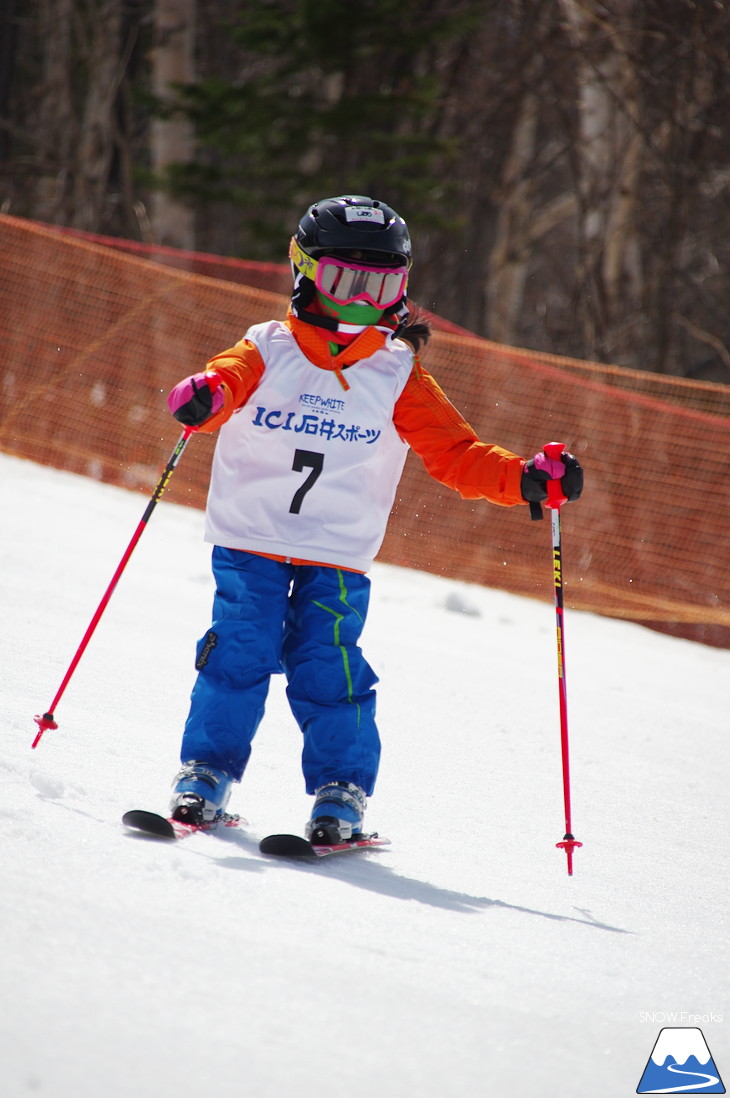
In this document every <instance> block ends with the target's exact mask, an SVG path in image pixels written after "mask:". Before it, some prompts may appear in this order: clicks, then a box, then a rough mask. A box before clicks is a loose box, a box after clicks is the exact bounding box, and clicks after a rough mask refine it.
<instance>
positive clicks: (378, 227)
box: [294, 194, 411, 266]
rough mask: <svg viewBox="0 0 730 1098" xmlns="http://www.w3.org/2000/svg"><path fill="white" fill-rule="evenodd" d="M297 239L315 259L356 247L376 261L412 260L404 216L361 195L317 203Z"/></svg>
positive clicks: (403, 263)
mask: <svg viewBox="0 0 730 1098" xmlns="http://www.w3.org/2000/svg"><path fill="white" fill-rule="evenodd" d="M294 239H295V240H296V242H297V244H298V245H299V247H300V248H301V249H302V251H304V252H306V253H307V255H311V256H314V257H315V258H316V257H317V256H318V255H325V254H329V253H335V254H336V253H338V252H349V251H354V250H356V249H357V250H360V251H364V252H368V253H373V255H372V260H371V261H372V262H373V263H378V262H385V263H386V264H387V265H391V264H392V265H393V266H410V263H411V238H410V236H409V233H408V226H407V225H406V223H405V221H404V220H403V218H402V217H400V216H399V215H398V214H397V213H396V212H395V210H394V209H392V208H391V207H390V206H388V205H387V204H386V203H385V202H379V201H378V200H377V199H374V198H367V197H366V196H365V195H361V194H345V195H340V196H339V197H337V198H324V199H322V200H321V201H320V202H315V203H314V204H313V205H312V206H310V207H309V209H308V210H307V212H306V213H305V215H304V217H303V218H302V219H301V221H300V222H299V227H298V228H297V231H296V234H295V238H294ZM368 259H370V257H368Z"/></svg>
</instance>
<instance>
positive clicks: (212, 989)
mask: <svg viewBox="0 0 730 1098" xmlns="http://www.w3.org/2000/svg"><path fill="white" fill-rule="evenodd" d="M0 491H1V493H2V511H3V524H2V534H1V535H0V549H1V555H0V584H1V585H2V591H1V603H0V605H1V606H2V621H3V628H2V631H1V635H0V645H1V646H2V653H1V659H0V666H2V706H1V709H0V731H1V734H2V753H1V756H0V788H1V790H2V795H1V797H0V841H1V842H2V864H3V880H2V889H1V890H0V919H1V920H2V922H1V925H2V928H3V930H2V952H1V954H0V986H1V987H2V990H3V994H2V1002H3V1010H2V1015H1V1016H0V1084H1V1085H0V1092H1V1093H2V1095H3V1096H5V1098H21V1096H25V1095H32V1096H36V1095H38V1096H42V1098H99V1096H102V1095H103V1096H104V1098H129V1096H130V1095H133V1096H134V1098H168V1096H169V1098H177V1096H179V1095H188V1094H201V1095H206V1096H208V1095H210V1096H215V1098H282V1096H289V1095H292V1096H295V1098H340V1096H342V1098H344V1096H347V1098H365V1096H370V1095H373V1094H374V1095H378V1096H379V1098H401V1096H402V1098H413V1096H419V1098H451V1096H455V1095H459V1096H464V1098H467V1096H468V1098H479V1096H489V1098H538V1096H539V1098H552V1096H556V1098H586V1096H588V1095H591V1096H592V1095H596V1096H597V1098H627V1096H629V1095H633V1094H634V1093H635V1092H636V1088H637V1084H638V1082H639V1080H640V1078H641V1074H642V1071H643V1069H644V1067H645V1065H646V1063H647V1059H648V1057H649V1055H650V1052H651V1049H652V1047H653V1046H654V1043H655V1041H656V1039H657V1034H658V1032H659V1030H660V1029H661V1026H662V1025H663V1024H667V1023H665V1022H664V1021H663V1015H662V1017H660V1018H659V1019H658V1020H657V1012H659V1013H661V1012H669V1011H676V1012H681V1013H683V1014H685V1017H686V1020H684V1021H682V1020H679V1021H678V1022H677V1024H678V1025H693V1024H694V1025H697V1026H700V1025H701V1026H702V1030H703V1032H704V1035H705V1037H706V1039H707V1042H708V1044H709V1047H710V1049H711V1050H712V1053H713V1056H714V1059H715V1062H716V1063H717V1065H718V1068H719V1069H720V1071H721V1072H722V1070H723V1063H724V1065H725V1074H730V1038H729V1033H730V1027H729V1026H728V1022H730V1017H729V1014H728V1012H729V1011H730V1004H729V1003H728V979H727V973H728V960H729V958H728V923H727V880H728V869H729V868H730V867H729V866H728V861H729V857H728V838H727V836H728V796H727V785H728V761H729V759H730V740H729V739H728V702H727V690H728V682H729V681H730V652H727V651H720V650H716V649H711V648H707V647H704V646H701V645H697V644H692V643H690V642H686V641H682V640H677V639H674V638H670V637H666V636H662V635H659V634H655V633H652V632H650V631H648V630H645V629H643V628H641V627H639V626H636V625H633V624H628V623H623V622H618V621H611V620H606V619H601V618H599V617H595V616H591V615H587V614H580V613H577V612H571V611H570V610H568V611H567V612H566V621H565V641H566V657H567V665H566V666H567V674H568V700H569V711H570V732H571V747H572V759H571V761H572V779H573V824H574V830H575V835H576V838H578V839H580V840H581V841H582V842H583V844H584V845H583V848H582V849H580V850H577V851H576V852H575V872H574V876H573V877H572V878H570V877H568V876H567V873H566V865H565V854H564V853H563V852H562V851H560V850H556V848H555V843H556V842H558V841H559V840H560V839H562V837H563V830H564V816H563V802H562V781H561V770H560V736H559V718H558V693H557V683H556V654H555V630H554V612H553V609H552V607H551V606H550V605H549V603H544V602H539V601H533V600H529V599H522V598H517V597H514V596H511V595H508V594H505V593H503V592H500V591H493V590H487V589H484V588H480V587H473V586H468V587H467V586H466V585H461V584H458V583H454V582H452V581H447V580H441V579H438V578H434V577H432V576H428V575H423V574H418V573H414V572H410V571H408V570H404V569H398V568H393V567H387V566H383V565H376V567H375V568H374V569H373V572H372V579H373V587H374V594H373V602H372V610H371V615H370V620H369V622H368V625H367V627H366V631H365V635H364V638H363V645H364V648H365V651H366V654H367V656H368V658H369V660H370V662H371V663H373V664H374V665H375V667H376V669H377V670H378V672H379V674H380V676H381V686H380V693H379V723H380V727H381V733H382V737H383V740H384V753H383V763H382V769H381V777H380V780H379V784H378V788H377V791H376V794H375V796H374V797H373V799H372V802H371V805H370V808H369V810H368V816H367V820H368V823H369V825H370V826H371V827H373V828H376V829H378V830H379V831H380V832H381V833H382V834H387V835H388V836H389V837H390V838H391V839H392V840H393V845H392V846H391V847H389V848H387V850H386V851H383V852H378V853H372V854H366V855H346V856H343V857H342V858H340V859H326V860H325V861H324V862H322V863H315V864H313V865H310V864H292V863H280V862H276V861H274V860H270V859H266V858H264V857H262V856H261V855H260V854H259V852H258V848H257V840H258V839H259V838H260V837H261V836H263V835H265V834H266V833H268V832H271V831H287V830H291V831H300V830H301V828H302V826H303V824H304V821H305V819H306V817H307V815H308V811H309V806H310V802H309V799H308V798H307V797H306V796H305V794H304V792H303V788H302V782H301V776H300V771H299V738H300V737H299V732H298V730H297V728H296V727H295V725H294V723H293V720H292V718H291V716H290V714H289V711H288V708H287V705H286V699H285V695H284V683H283V681H282V679H281V677H277V678H276V679H275V680H274V682H273V683H272V688H271V692H270V696H269V705H268V709H267V715H266V718H265V721H264V724H263V726H262V728H261V730H260V732H259V735H258V738H257V741H256V744H255V749H254V755H253V759H252V762H251V765H250V767H249V770H248V773H247V774H246V776H245V779H244V782H243V784H242V785H241V786H240V787H237V788H236V790H235V792H234V796H233V799H232V803H231V809H232V810H233V811H239V812H240V813H241V814H242V815H244V816H246V817H247V819H248V821H249V825H248V827H247V828H246V829H243V830H241V831H239V832H235V831H227V832H221V833H218V834H216V835H204V834H201V835H196V836H194V837H192V838H189V839H185V840H183V841H182V842H180V843H167V844H166V843H164V842H160V841H154V840H149V839H145V838H140V837H135V836H133V835H131V834H127V833H125V830H124V828H123V827H122V825H121V822H120V821H121V816H122V813H123V812H124V811H125V810H126V809H128V808H135V807H137V808H140V807H141V808H149V809H153V810H164V808H165V807H166V804H167V798H168V790H169V785H170V781H171V779H172V777H173V774H174V772H175V770H176V767H177V755H178V748H179V742H180V734H181V729H182V724H183V721H184V719H185V715H186V712H187V702H188V696H189V692H190V688H191V686H192V683H193V676H194V672H193V668H192V662H193V652H194V645H195V641H196V639H197V638H198V637H199V636H200V635H202V633H203V632H204V631H205V630H206V628H207V627H208V624H209V614H210V604H211V599H212V583H211V578H210V572H209V547H206V546H205V545H204V543H203V542H202V525H203V516H202V515H201V514H200V513H199V512H196V511H193V510H190V509H187V508H184V507H181V506H178V505H176V504H175V503H174V494H175V493H174V484H173V485H172V486H171V490H170V492H168V495H167V496H166V498H165V500H164V501H163V502H162V503H161V504H160V505H159V506H158V508H157V510H156V511H155V513H154V516H153V518H152V520H151V522H150V524H149V527H148V528H147V530H146V531H145V533H144V536H143V538H142V540H141V541H140V543H139V545H138V547H137V549H136V551H135V554H134V556H133V557H132V560H131V562H130V564H129V567H128V568H127V571H126V572H125V574H124V576H123V577H122V579H121V581H120V584H119V586H118V588H117V590H116V592H115V594H114V596H113V598H112V600H111V602H110V604H109V607H108V609H107V611H106V614H105V615H104V617H103V619H102V621H101V624H100V626H99V628H98V630H97V632H96V634H95V636H94V638H93V639H92V641H91V644H90V646H89V648H88V650H87V652H86V654H85V655H84V657H83V659H82V660H81V663H80V664H79V667H78V670H77V671H76V674H75V675H74V677H73V678H72V680H71V683H70V685H69V687H68V689H67V691H66V693H65V695H64V697H63V699H62V700H61V703H60V704H59V706H58V707H57V710H56V718H57V720H58V722H59V728H58V730H55V731H54V730H49V731H47V732H46V733H45V735H44V737H43V739H42V741H41V743H40V744H39V746H38V748H37V749H36V750H35V751H32V750H31V746H30V745H31V742H32V740H33V737H34V735H35V732H36V726H35V724H34V721H33V716H34V714H36V713H43V712H45V711H46V709H47V708H48V706H49V704H50V702H51V700H52V698H53V697H54V694H55V693H56V690H57V688H58V686H59V684H60V682H61V680H62V678H63V675H64V673H65V671H66V668H67V667H68V665H69V663H70V661H71V658H72V656H73V654H74V652H75V651H76V648H77V645H78V643H79V641H80V640H81V637H82V636H83V634H84V631H85V629H86V627H87V625H88V623H89V621H90V620H91V616H92V614H93V613H94V610H95V609H96V606H97V604H98V602H99V600H100V598H101V596H102V594H103V592H104V590H105V589H106V586H107V584H108V582H109V580H110V579H111V576H112V574H113V572H114V569H115V568H116V565H117V563H118V561H119V559H120V557H121V555H122V553H123V551H124V549H125V548H126V546H127V544H128V541H129V539H130V537H131V536H132V533H133V532H134V530H135V528H136V526H137V523H138V521H139V519H140V517H141V515H142V512H143V511H144V507H145V500H144V497H142V496H140V495H137V494H133V493H129V492H125V491H123V490H121V489H116V488H111V487H109V486H106V485H101V484H98V483H96V482H94V481H92V480H88V479H85V478H82V477H76V476H73V475H70V474H66V473H61V472H58V471H55V470H49V469H44V468H41V467H39V466H37V465H34V464H32V463H30V462H25V461H20V460H17V459H13V458H10V457H7V456H0ZM485 506H488V505H487V504H485ZM576 506H579V504H577V505H576ZM493 515H494V518H493V521H494V526H495V530H496V529H498V526H499V522H500V512H499V509H497V508H495V509H494V511H493ZM424 521H427V517H426V516H424ZM526 521H527V519H526ZM544 525H545V524H544ZM544 533H545V552H544V556H543V555H541V554H539V553H536V558H535V569H536V570H539V569H545V570H546V571H547V573H548V575H550V574H551V550H550V543H549V542H550V529H549V525H545V531H544ZM718 551H719V547H718ZM570 560H571V546H570V545H569V544H566V545H565V574H566V601H567V605H568V606H569V604H570V584H571V581H572V574H571V567H570ZM455 611H456V612H455ZM693 1017H694V1018H701V1019H702V1021H701V1022H700V1021H694V1022H693V1020H692V1018H693Z"/></svg>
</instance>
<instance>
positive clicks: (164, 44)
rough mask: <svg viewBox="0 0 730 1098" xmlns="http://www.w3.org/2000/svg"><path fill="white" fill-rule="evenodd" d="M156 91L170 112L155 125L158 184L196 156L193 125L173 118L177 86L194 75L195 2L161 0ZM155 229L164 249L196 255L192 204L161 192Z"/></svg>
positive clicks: (154, 75)
mask: <svg viewBox="0 0 730 1098" xmlns="http://www.w3.org/2000/svg"><path fill="white" fill-rule="evenodd" d="M152 65H153V69H152V91H153V93H154V95H155V96H156V97H157V99H158V100H159V101H160V102H162V103H163V104H166V105H167V106H168V107H169V108H170V110H171V111H172V113H171V115H170V117H167V118H157V119H155V120H154V121H153V123H152V134H151V152H152V169H153V172H154V174H155V177H156V179H157V180H158V181H163V182H164V180H165V178H166V177H169V172H170V169H171V168H172V166H173V165H175V164H188V163H191V162H192V160H193V157H194V153H195V141H194V133H193V127H192V124H191V123H190V122H189V121H188V120H187V119H186V118H184V117H183V116H182V115H180V114H177V115H176V114H175V113H174V101H175V90H174V85H175V84H188V83H192V82H193V80H194V75H195V0H157V2H156V4H155V49H154V55H153V62H152ZM151 224H152V231H153V234H154V237H155V239H156V240H157V242H158V243H160V244H166V245H169V246H170V247H174V248H185V249H187V250H192V249H193V248H194V247H195V220H194V214H193V209H192V206H191V204H190V203H189V202H185V201H183V199H181V198H178V197H176V196H175V195H173V194H171V193H170V192H169V190H167V189H165V188H164V186H159V187H158V189H157V190H156V191H155V192H154V193H153V195H152V209H151Z"/></svg>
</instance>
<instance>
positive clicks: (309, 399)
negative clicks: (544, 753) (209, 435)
mask: <svg viewBox="0 0 730 1098" xmlns="http://www.w3.org/2000/svg"><path fill="white" fill-rule="evenodd" d="M289 256H290V259H291V263H292V273H293V275H294V290H293V295H292V301H291V306H290V308H289V310H288V313H287V317H286V319H285V320H283V321H279V320H272V321H269V322H267V323H263V324H255V325H254V326H253V327H251V328H249V330H248V332H247V333H246V335H245V336H244V338H243V339H241V340H240V341H239V342H238V343H237V344H236V345H235V346H234V347H232V348H231V349H230V350H227V351H223V352H222V353H221V354H218V355H216V356H215V357H214V358H213V359H211V361H210V362H209V363H208V364H207V366H206V369H205V371H204V372H202V373H197V374H194V375H192V376H191V377H188V378H186V379H185V380H183V381H181V382H180V383H179V384H178V385H176V386H175V388H174V389H173V390H172V392H171V393H170V396H169V398H168V403H169V407H170V410H171V411H172V413H173V415H174V416H175V418H176V419H178V420H179V421H180V422H181V423H183V424H186V425H188V426H193V427H196V428H198V429H199V430H201V431H206V432H211V431H216V430H218V429H219V428H220V434H219V436H218V440H217V445H216V450H215V456H214V459H213V466H212V472H211V480H210V489H209V494H208V503H207V510H206V533H205V537H206V540H207V541H209V542H212V544H213V546H214V548H213V558H212V563H213V574H214V577H215V581H216V592H215V598H214V603H213V621H212V625H211V628H210V629H209V630H208V632H207V633H206V634H205V636H204V637H203V638H202V640H201V641H200V642H199V644H198V648H197V660H196V668H197V671H198V677H197V680H196V683H195V686H194V688H193V692H192V697H191V706H190V712H189V716H188V719H187V722H186V725H185V730H184V734H183V740H182V750H181V761H182V764H183V766H182V770H181V771H180V773H179V774H178V776H177V778H176V779H175V783H174V785H173V795H172V804H171V813H172V815H173V817H174V818H176V819H178V820H182V821H186V822H188V823H202V822H204V821H209V820H212V819H213V818H214V817H215V816H216V815H219V814H222V813H223V811H224V809H225V806H226V803H227V801H228V798H229V795H230V791H231V785H232V783H233V782H239V781H240V780H241V777H242V775H243V772H244V769H245V767H246V764H247V762H248V760H249V755H250V753H251V741H252V739H253V737H254V734H255V732H256V729H257V728H258V725H259V723H260V721H261V718H262V716H263V713H264V704H265V700H266V695H267V691H268V687H269V680H270V677H271V675H272V674H275V673H276V672H280V671H282V670H283V672H284V674H285V675H286V679H287V697H288V701H289V704H290V706H291V710H292V713H293V715H294V717H295V719H296V721H297V723H298V725H299V727H300V729H301V731H302V734H303V753H302V769H303V772H304V779H305V785H306V790H307V793H309V794H314V798H315V799H314V807H313V809H312V812H311V818H310V820H309V822H308V823H307V826H306V835H307V837H308V838H309V839H311V840H312V841H314V842H323V843H330V842H339V841H343V840H347V839H349V838H351V837H352V836H353V835H357V834H359V833H360V831H361V828H362V822H363V813H364V811H365V806H366V798H367V797H369V796H370V795H371V794H372V792H373V788H374V785H375V779H376V776H377V772H378V762H379V757H380V740H379V737H378V730H377V726H376V723H375V690H374V686H375V683H376V682H377V677H376V675H375V674H374V672H373V670H372V668H371V667H370V666H369V664H368V663H367V662H366V661H365V659H364V657H363V655H362V652H361V650H360V648H359V646H358V641H359V638H360V634H361V632H362V629H363V625H364V623H365V618H366V615H367V609H368V597H369V588H370V581H369V580H368V578H367V576H366V572H367V571H368V569H369V567H370V565H371V563H372V561H373V558H374V556H375V554H376V553H377V551H378V549H379V547H380V544H381V542H382V540H383V537H384V534H385V528H386V524H387V521H388V516H389V513H390V509H391V506H392V503H393V499H394V496H395V492H396V488H397V485H398V481H399V479H400V476H401V473H402V471H403V465H404V463H405V459H406V453H407V450H408V447H409V446H410V447H411V448H412V449H413V450H415V452H416V453H417V454H418V455H419V457H420V458H421V459H422V460H423V462H424V464H425V466H426V469H427V470H428V472H429V473H430V474H431V476H433V477H435V479H436V480H438V481H440V482H441V483H442V484H446V485H448V486H449V487H450V488H454V489H456V490H457V491H458V492H460V494H461V495H462V496H463V497H464V498H466V499H480V498H483V499H487V500H490V501H491V502H492V503H497V504H502V505H505V506H511V505H513V504H520V503H524V502H525V501H540V500H543V499H545V498H546V495H547V490H546V482H547V481H548V480H549V479H557V478H560V480H561V484H562V489H563V494H564V495H565V496H566V497H567V498H568V499H577V498H578V496H579V495H580V492H581V488H582V477H583V474H582V470H581V467H580V465H579V463H578V461H577V460H576V459H575V458H574V457H573V456H572V455H570V454H564V455H563V460H562V462H560V461H557V462H556V461H551V460H550V459H548V458H547V457H546V456H545V454H543V453H540V454H537V455H536V456H535V458H534V459H533V460H532V461H528V462H526V461H525V460H524V459H523V458H521V457H518V456H517V455H515V454H512V453H510V452H509V451H507V450H504V449H502V448H501V447H499V446H494V445H490V444H487V443H483V442H480V441H479V440H478V438H477V436H476V435H475V433H474V431H473V430H472V429H471V427H470V426H469V425H468V424H467V423H466V422H465V421H464V420H463V419H462V418H461V416H460V415H459V413H458V412H457V411H456V409H455V408H454V407H453V405H452V404H450V402H449V401H448V400H447V398H446V396H445V395H444V393H443V392H442V391H441V389H440V388H439V386H438V385H437V384H436V382H435V381H434V379H433V378H432V377H431V376H430V375H429V374H428V373H427V372H426V370H424V368H423V367H422V366H421V364H420V362H419V360H418V353H417V352H418V349H419V346H420V344H421V342H424V341H426V340H427V339H428V336H429V334H430V331H429V328H428V325H426V324H423V323H419V322H417V321H413V320H412V318H410V317H409V311H408V308H407V306H406V287H407V283H408V271H409V267H410V264H411V242H410V238H409V234H408V229H407V227H406V224H405V222H404V221H403V219H402V218H401V217H399V216H398V214H396V213H395V211H394V210H393V209H391V208H390V207H389V206H388V205H386V204H385V203H384V202H378V201H375V200H373V199H371V198H367V197H364V196H353V195H346V196H342V197H338V198H328V199H325V200H323V201H321V202H316V203H315V204H314V205H313V206H311V207H310V208H309V209H308V210H307V212H306V214H305V215H304V217H303V218H302V220H301V221H300V223H299V227H298V229H297V232H296V235H295V236H294V237H293V238H292V240H291V244H290V249H289ZM409 321H410V322H409Z"/></svg>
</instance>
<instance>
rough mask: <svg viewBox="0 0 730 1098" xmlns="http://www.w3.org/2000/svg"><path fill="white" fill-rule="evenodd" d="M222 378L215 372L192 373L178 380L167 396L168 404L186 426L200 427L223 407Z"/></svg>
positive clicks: (176, 417)
mask: <svg viewBox="0 0 730 1098" xmlns="http://www.w3.org/2000/svg"><path fill="white" fill-rule="evenodd" d="M221 385H222V382H221V379H220V377H219V376H218V374H216V373H215V372H211V373H209V374H207V373H200V374H192V376H191V377H186V378H185V379H184V380H183V381H180V382H178V384H177V385H176V386H175V388H174V389H173V390H172V392H171V393H170V395H169V396H168V398H167V405H168V407H169V409H170V411H171V412H172V414H173V415H174V417H175V419H177V420H178V421H179V422H180V423H184V424H185V426H186V427H200V426H201V424H203V423H205V422H206V420H208V419H210V418H211V417H212V416H214V415H216V414H217V413H218V412H220V410H221V408H222V407H223V403H224V401H223V390H222V389H221V388H220V386H221Z"/></svg>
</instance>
